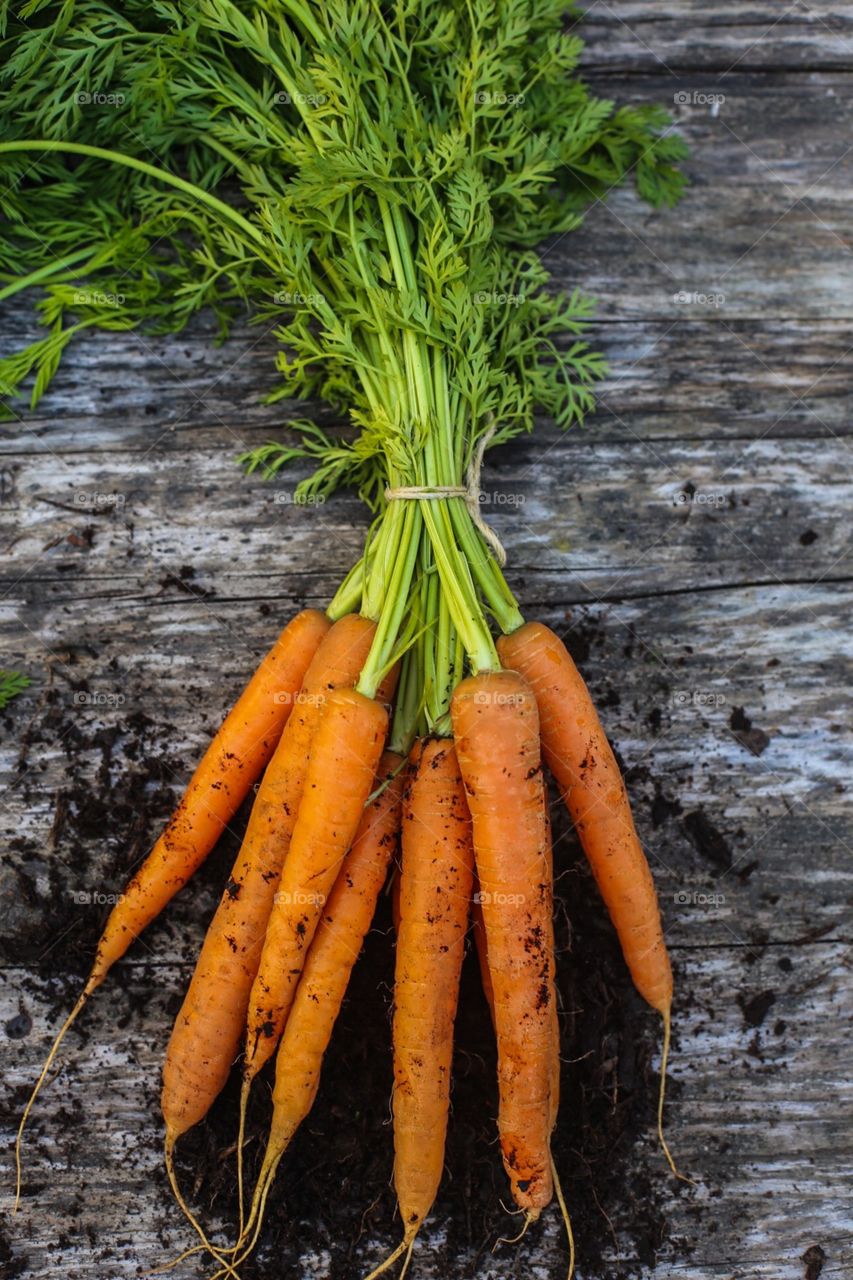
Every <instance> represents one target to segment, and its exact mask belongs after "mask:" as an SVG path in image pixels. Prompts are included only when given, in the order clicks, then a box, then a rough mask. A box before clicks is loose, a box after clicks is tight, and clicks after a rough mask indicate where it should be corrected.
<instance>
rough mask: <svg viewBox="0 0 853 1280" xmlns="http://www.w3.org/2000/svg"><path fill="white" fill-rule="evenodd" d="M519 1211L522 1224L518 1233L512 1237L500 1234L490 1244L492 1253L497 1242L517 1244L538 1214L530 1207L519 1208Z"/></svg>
mask: <svg viewBox="0 0 853 1280" xmlns="http://www.w3.org/2000/svg"><path fill="white" fill-rule="evenodd" d="M519 1212H521V1213H523V1214H524V1225H523V1226H522V1228H521V1230H520V1231H519V1233H518V1235H517V1236H512V1237H509V1236H500V1237H499V1238H498V1239H497V1240H496V1241H495V1243H494V1244H493V1245H492V1253H494V1251H495V1249H497V1247H498V1245H499V1244H518V1242H519V1240H523V1239H524V1237H525V1236H526V1235H527V1230H528V1228H529V1227H530V1225H531V1224H532V1223H534V1222H536V1220H537V1219H538V1217H539V1214H538V1213H534V1212H533V1210H532V1209H522V1210H519Z"/></svg>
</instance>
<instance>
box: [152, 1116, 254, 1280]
mask: <svg viewBox="0 0 853 1280" xmlns="http://www.w3.org/2000/svg"><path fill="white" fill-rule="evenodd" d="M177 1136H178V1135H177V1134H176V1133H175V1131H174V1129H172V1128H170V1127H168V1126H167V1128H166V1142H165V1148H164V1157H165V1162H166V1174H167V1176H168V1179H169V1186H170V1187H171V1188H172V1194H173V1196H174V1197H175V1200H176V1201H177V1203H178V1207H179V1208H180V1210H181V1212H182V1213H183V1215H184V1217H185V1218H186V1220H187V1222H189V1224H190V1226H191V1227H193V1229H194V1230H195V1231H196V1233H197V1234H198V1237H199V1239H200V1240H201V1246H200V1247H202V1248H204V1249H206V1250H207V1251H208V1253H209V1254H210V1256H211V1257H212V1258H214V1259H215V1261H216V1262H218V1263H220V1265H221V1266H222V1268H223V1272H227V1273H228V1274H230V1275H233V1276H236V1275H237V1272H236V1271H235V1270H234V1268H233V1266H232V1265H231V1263H230V1262H228V1261H227V1259H226V1258H225V1257H224V1256H223V1255H224V1253H226V1252H228V1251H227V1250H221V1249H217V1248H216V1246H215V1245H212V1244H211V1243H210V1241H209V1240H208V1238H207V1236H206V1235H205V1232H204V1228H203V1227H202V1225H201V1223H200V1222H199V1221H198V1219H197V1218H196V1217H195V1215H194V1214H193V1212H192V1210H191V1209H190V1207H189V1205H188V1204H187V1202H186V1200H185V1199H184V1197H183V1195H182V1193H181V1189H180V1187H179V1186H178V1177H177V1173H176V1172H175V1159H174V1155H175V1141H176V1138H177Z"/></svg>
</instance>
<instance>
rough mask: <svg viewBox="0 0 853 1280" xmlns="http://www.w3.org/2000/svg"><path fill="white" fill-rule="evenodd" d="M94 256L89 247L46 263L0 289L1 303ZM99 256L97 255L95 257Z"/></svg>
mask: <svg viewBox="0 0 853 1280" xmlns="http://www.w3.org/2000/svg"><path fill="white" fill-rule="evenodd" d="M91 256H92V246H91V245H87V246H86V248H85V249H77V250H76V251H75V252H74V253H69V254H66V256H65V257H64V258H59V259H58V260H57V261H56V262H46V263H45V264H44V266H43V267H38V268H37V270H35V271H31V272H30V274H29V275H27V276H20V277H19V278H18V279H13V280H12V283H11V284H7V285H6V288H5V289H0V302H5V300H6V298H11V297H12V296H13V295H14V294H16V293H20V292H21V290H22V289H29V288H31V287H32V285H35V284H41V282H42V280H47V279H49V278H50V277H51V276H58V275H62V273H63V272H64V271H67V270H68V268H69V267H73V266H74V264H75V263H77V262H82V261H83V259H84V258H89V257H91ZM95 256H97V255H95Z"/></svg>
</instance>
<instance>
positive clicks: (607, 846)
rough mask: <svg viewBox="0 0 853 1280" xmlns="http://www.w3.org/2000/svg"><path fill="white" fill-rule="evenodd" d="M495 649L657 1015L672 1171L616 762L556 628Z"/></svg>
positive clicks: (656, 944) (667, 971)
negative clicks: (519, 684)
mask: <svg viewBox="0 0 853 1280" xmlns="http://www.w3.org/2000/svg"><path fill="white" fill-rule="evenodd" d="M498 652H499V653H500V655H501V661H502V662H504V663H505V664H506V665H507V666H508V667H510V668H512V669H513V670H515V671H518V672H520V673H521V675H523V676H524V678H525V679H526V680H527V681H528V683H529V684H530V686H531V688H532V689H533V691H534V693H535V695H536V702H537V705H538V707H539V718H540V731H541V735H542V751H543V755H544V757H545V760H546V763H547V765H548V768H549V769H550V771H551V773H552V774H553V776H554V778H555V779H556V781H557V783H558V785H559V788H560V792H561V794H562V796H563V799H564V801H565V803H566V807H567V808H568V811H569V813H570V814H571V817H572V821H573V823H574V825H575V828H576V830H577V832H578V836H579V838H580V842H581V844H582V846H583V850H584V853H585V854H586V856H587V859H588V861H589V864H590V867H591V868H592V873H593V875H594V877H595V882H596V884H597V885H598V888H599V891H600V893H601V896H602V898H603V899H604V902H605V905H606V907H607V910H608V911H609V913H610V918H611V920H612V921H613V927H614V928H615V930H616V933H617V935H618V938H619V942H620V944H621V947H622V954H623V956H624V957H625V963H626V964H627V966H628V969H629V971H630V973H631V977H632V979H633V981H634V985H635V986H636V988H637V990H638V991H639V993H640V995H641V996H643V998H644V999H645V1000H646V1001H647V1002H648V1003H649V1004H650V1005H651V1006H652V1008H653V1009H656V1010H657V1011H658V1013H660V1015H661V1017H662V1018H663V1022H664V1048H663V1055H662V1062H661V1090H660V1096H659V1100H658V1133H659V1138H660V1142H661V1146H662V1149H663V1152H664V1154H665V1156H666V1159H667V1161H668V1163H669V1165H670V1168H671V1169H672V1171H673V1173H676V1174H678V1170H677V1169H676V1166H675V1163H674V1161H673V1158H672V1155H671V1153H670V1150H669V1147H668V1146H667V1144H666V1141H665V1139H664V1136H663V1101H664V1086H665V1081H666V1062H667V1056H668V1052H669V1041H670V1025H671V1017H672V968H671V966H670V962H669V955H668V953H667V949H666V943H665V942H664V937H663V927H662V924H661V916H660V908H659V906H658V900H657V894H656V892H655V885H654V880H653V879H652V873H651V871H650V870H649V864H648V861H647V859H646V855H645V853H644V852H643V847H642V845H641V844H640V839H639V837H638V835H637V830H636V827H635V826H634V819H633V816H632V814H631V805H630V802H629V800H628V794H627V791H626V789H625V783H624V780H623V778H622V774H621V771H620V769H619V765H618V764H617V762H616V757H615V756H614V754H613V750H612V748H611V746H610V743H609V742H608V740H607V735H606V734H605V732H604V729H603V728H602V725H601V721H600V720H599V718H598V713H597V712H596V709H595V706H594V704H593V701H592V698H591V697H590V694H589V690H588V689H587V687H586V684H585V683H584V680H583V678H582V676H581V674H580V672H579V671H578V669H577V667H576V666H575V664H574V662H573V661H572V658H571V655H570V654H569V652H568V650H567V649H566V646H565V645H564V644H563V642H562V640H561V639H560V638H559V636H557V635H555V634H554V632H553V631H552V630H551V629H550V628H549V627H546V626H545V625H544V624H543V623H541V622H527V623H525V624H524V626H522V627H519V628H518V630H516V631H514V632H512V634H511V635H506V636H502V637H501V638H500V639H499V640H498ZM678 1176H682V1175H680V1174H679V1175H678Z"/></svg>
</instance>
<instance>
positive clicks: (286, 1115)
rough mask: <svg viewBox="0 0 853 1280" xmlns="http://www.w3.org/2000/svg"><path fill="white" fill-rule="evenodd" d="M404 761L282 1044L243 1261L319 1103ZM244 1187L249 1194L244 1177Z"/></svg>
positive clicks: (381, 877)
mask: <svg viewBox="0 0 853 1280" xmlns="http://www.w3.org/2000/svg"><path fill="white" fill-rule="evenodd" d="M402 764H403V761H402V759H401V758H400V757H399V756H398V755H396V754H395V753H394V752H392V751H386V752H385V753H384V755H383V756H382V759H381V760H380V762H379V766H378V768H377V769H376V774H375V777H374V778H373V779H372V783H371V784H370V785H373V791H372V793H371V795H370V797H369V800H368V803H367V805H366V806H363V807H362V810H361V814H360V818H359V822H358V829H357V831H356V833H355V837H354V839H353V841H352V847H351V848H350V850H349V852H348V853H347V855H346V857H345V858H344V860H343V863H342V865H341V869H340V872H339V874H338V876H337V878H336V880H335V884H334V888H333V889H332V891H331V893H330V894H329V897H328V899H327V901H326V902H325V904H324V906H323V909H322V915H321V918H320V922H319V924H318V926H317V930H316V933H315V934H314V940H313V942H312V943H311V946H310V949H309V951H308V956H307V959H306V961H305V967H304V969H303V972H302V976H301V978H300V980H299V983H298V986H297V987H296V994H295V996H294V999H293V1005H292V1007H291V1010H290V1013H289V1016H288V1018H287V1021H286V1023H285V1027H284V1034H283V1036H282V1040H281V1045H280V1047H279V1052H278V1058H277V1062H276V1079H275V1087H274V1090H273V1104H274V1110H273V1121H272V1126H271V1129H270V1136H269V1140H268V1142H267V1149H266V1152H265V1154H264V1160H263V1164H262V1167H261V1171H260V1174H259V1176H258V1181H257V1184H256V1187H255V1191H254V1194H253V1197H252V1204H251V1207H250V1210H249V1215H248V1220H245V1221H244V1219H243V1214H242V1210H241V1225H240V1235H239V1238H238V1241H237V1244H236V1246H235V1253H239V1254H240V1256H239V1258H237V1259H236V1260H235V1265H238V1264H239V1262H241V1261H243V1260H244V1259H245V1258H247V1257H248V1256H249V1254H250V1253H251V1252H252V1250H253V1249H254V1247H255V1244H256V1243H257V1239H258V1235H259V1233H260V1230H261V1226H262V1223H263V1216H264V1210H265V1207H266V1201H267V1196H268V1195H269V1191H270V1188H271V1186H272V1183H273V1180H274V1178H275V1175H276V1171H277V1169H278V1165H279V1163H280V1161H281V1158H282V1156H283V1155H284V1153H285V1151H286V1150H287V1147H288V1145H289V1143H290V1140H291V1138H292V1137H293V1134H294V1133H295V1132H296V1130H297V1128H298V1127H299V1125H300V1124H301V1123H302V1121H303V1120H304V1118H305V1116H306V1115H307V1114H308V1112H309V1111H310V1109H311V1106H312V1104H313V1101H314V1097H315V1095H316V1092H317V1087H318V1085H319V1080H320V1070H321V1067H322V1063H323V1056H324V1054H325V1051H326V1049H327V1047H328V1045H329V1041H330V1040H331V1036H332V1032H333V1029H334V1025H335V1021H336V1019H337V1016H338V1013H339V1011H340V1008H341V1004H342V1002H343V999H344V996H345V994H346V989H347V986H348V983H349V979H350V974H351V973H352V969H353V966H354V964H355V961H356V959H357V957H358V954H359V952H360V950H361V946H362V943H363V941H364V938H365V937H366V935H367V933H368V930H369V929H370V925H371V922H372V920H373V916H374V913H375V910H376V902H377V900H378V898H379V894H380V893H381V891H382V886H383V884H384V883H385V880H386V877H387V873H388V867H389V865H390V863H391V861H392V859H393V857H394V853H395V851H396V847H397V840H398V836H399V830H400V800H401V795H402V790H403V777H402V775H401V772H400V770H401V766H402ZM377 784H378V785H377ZM368 789H369V786H368ZM251 1081H252V1077H251V1076H246V1077H245V1079H244V1082H243V1092H244V1095H247V1094H248V1090H249V1088H250V1086H251ZM240 1187H241V1200H242V1178H241V1179H240ZM241 1250H242V1253H241V1252H240V1251H241Z"/></svg>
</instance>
